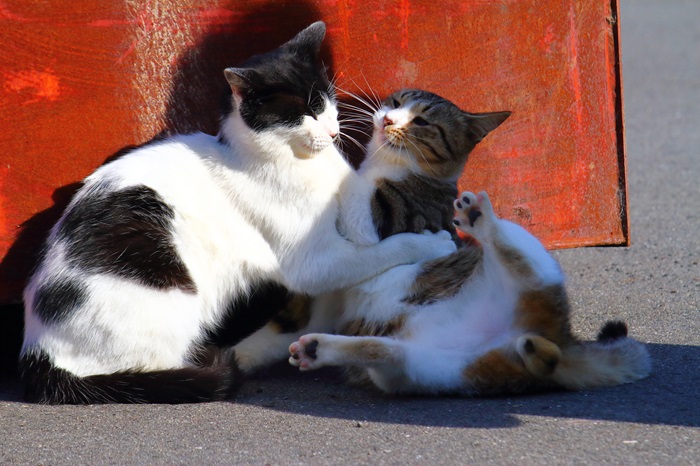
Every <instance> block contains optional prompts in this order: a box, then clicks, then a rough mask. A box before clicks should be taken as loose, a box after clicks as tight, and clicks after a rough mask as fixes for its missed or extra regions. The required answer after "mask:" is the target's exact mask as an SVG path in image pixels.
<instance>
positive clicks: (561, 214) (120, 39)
mask: <svg viewBox="0 0 700 466" xmlns="http://www.w3.org/2000/svg"><path fill="white" fill-rule="evenodd" d="M611 5H612V6H611ZM617 10H618V8H617V6H616V3H615V2H612V3H611V2H610V1H609V0H591V1H580V0H551V1H550V0H518V1H515V0H502V1H484V0H456V1H442V2H436V1H428V0H421V1H408V0H395V1H389V0H387V1H375V0H365V1H359V0H337V1H322V0H317V1H287V2H274V1H262V0H239V1H233V0H231V1H225V0H173V1H169V2H156V1H153V0H149V1H124V0H119V1H117V0H78V1H76V0H71V1H67V0H50V1H47V2H26V1H23V0H12V1H9V2H2V3H0V38H1V40H2V43H3V47H2V50H0V106H1V108H2V112H0V124H1V125H2V128H3V131H2V132H1V133H0V154H1V155H0V259H1V260H2V262H1V263H0V302H10V301H14V300H17V299H18V298H19V296H20V290H21V288H22V285H23V282H24V280H25V277H26V276H27V274H28V271H29V270H30V268H31V265H32V262H33V259H32V258H33V256H34V254H35V253H36V251H37V249H38V247H39V245H40V243H41V241H42V240H43V238H44V236H45V235H46V231H47V229H48V228H49V227H50V225H51V224H52V222H53V221H55V219H56V218H57V216H58V215H59V214H60V211H61V210H62V208H63V207H64V206H65V204H66V202H67V201H68V199H69V198H70V196H71V194H72V192H73V190H74V189H75V183H77V182H78V181H79V180H81V179H82V178H84V177H85V176H86V175H88V174H89V173H90V172H91V171H92V170H94V169H95V168H96V167H97V166H99V165H100V164H102V163H103V162H104V161H105V160H106V159H107V158H109V157H110V156H113V155H114V154H116V153H117V152H118V151H120V150H121V149H123V148H125V147H127V146H130V145H136V144H141V143H144V142H146V141H148V140H149V139H151V138H152V137H154V136H155V135H157V134H159V133H160V132H162V131H192V130H204V131H207V132H214V131H215V130H216V123H217V117H218V100H219V96H220V92H221V89H222V88H223V86H225V80H224V78H223V75H222V69H223V68H224V67H226V66H231V65H235V64H238V63H240V61H242V60H243V59H245V58H247V57H248V56H250V55H252V54H255V53H259V52H264V51H267V50H269V49H272V48H274V47H275V46H277V45H278V44H279V43H281V42H283V41H285V40H287V39H288V38H289V37H291V36H292V35H293V34H294V33H295V32H297V31H298V30H300V29H301V28H303V27H304V26H306V25H308V24H309V23H311V22H312V21H314V20H317V19H323V20H324V21H326V23H327V25H328V39H327V41H326V44H325V49H324V57H325V61H326V63H327V64H328V66H329V67H330V69H331V72H332V73H333V74H335V75H336V77H337V82H338V85H339V86H340V87H341V88H344V89H346V90H349V91H352V92H358V91H361V90H365V91H366V90H367V89H368V87H370V86H371V88H372V89H374V91H375V92H377V93H378V94H380V95H386V94H388V93H390V92H391V91H393V90H395V89H398V88H401V87H421V88H425V89H428V90H430V91H433V92H436V93H438V94H441V95H443V96H444V97H446V98H448V99H450V100H452V101H454V102H455V103H457V104H458V105H459V106H460V107H462V108H463V109H465V110H469V111H473V112H480V111H494V110H510V111H512V112H513V114H512V116H511V117H510V118H509V119H508V121H507V122H506V123H505V124H504V125H502V127H500V128H499V129H498V130H497V131H495V132H494V133H493V134H492V135H491V136H489V137H488V138H487V139H486V140H485V141H484V142H483V143H482V144H481V145H480V147H478V148H477V149H476V151H475V152H474V153H473V155H472V157H471V159H470V161H469V163H468V164H467V169H466V171H465V173H464V175H463V176H462V178H461V179H460V187H461V188H463V189H470V190H482V189H486V190H488V191H489V192H490V194H491V197H492V199H493V200H494V201H495V206H496V210H497V212H498V213H499V214H500V215H501V216H503V217H505V218H509V219H512V220H515V221H517V222H519V223H521V224H523V225H524V226H526V227H527V228H529V229H530V230H531V231H533V232H534V233H535V234H536V235H538V236H539V237H540V238H541V239H542V240H543V241H544V242H545V243H546V244H547V245H548V246H549V247H553V248H558V247H573V246H583V245H599V244H627V243H628V241H629V235H628V227H627V226H628V221H627V200H626V182H625V161H624V135H623V121H622V92H621V90H622V82H621V74H620V64H619V54H620V51H619V33H618V32H619V31H618V27H619V25H618V11H617Z"/></svg>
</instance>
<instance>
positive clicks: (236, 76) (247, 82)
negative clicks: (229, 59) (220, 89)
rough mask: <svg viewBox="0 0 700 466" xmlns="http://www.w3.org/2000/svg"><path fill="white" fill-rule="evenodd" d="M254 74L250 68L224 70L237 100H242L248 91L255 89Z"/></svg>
mask: <svg viewBox="0 0 700 466" xmlns="http://www.w3.org/2000/svg"><path fill="white" fill-rule="evenodd" d="M253 73H254V72H253V70H251V69H250V68H226V69H225V70H224V76H226V80H227V81H228V84H229V86H231V90H232V91H233V95H234V96H235V97H236V98H237V99H240V98H242V96H243V94H245V92H246V90H248V89H250V88H251V87H253V83H254V82H255V78H254V76H253Z"/></svg>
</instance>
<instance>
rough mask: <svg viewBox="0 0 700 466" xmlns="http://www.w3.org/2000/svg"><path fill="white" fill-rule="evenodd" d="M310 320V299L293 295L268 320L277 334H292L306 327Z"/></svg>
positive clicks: (300, 295)
mask: <svg viewBox="0 0 700 466" xmlns="http://www.w3.org/2000/svg"><path fill="white" fill-rule="evenodd" d="M309 320H311V297H310V296H307V295H303V294H294V295H293V296H292V297H291V298H290V299H289V301H287V305H286V306H285V307H284V309H282V310H281V311H280V312H279V313H277V314H275V316H274V317H273V318H272V319H271V320H270V324H271V325H272V326H273V327H275V330H276V331H277V333H293V332H296V331H299V330H301V329H302V328H304V327H306V326H307V325H308V323H309Z"/></svg>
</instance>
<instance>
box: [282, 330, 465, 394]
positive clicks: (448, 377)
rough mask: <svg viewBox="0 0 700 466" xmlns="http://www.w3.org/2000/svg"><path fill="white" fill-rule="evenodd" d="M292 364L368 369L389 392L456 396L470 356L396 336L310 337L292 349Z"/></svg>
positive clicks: (305, 368)
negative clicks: (451, 393) (450, 394)
mask: <svg viewBox="0 0 700 466" xmlns="http://www.w3.org/2000/svg"><path fill="white" fill-rule="evenodd" d="M289 352H290V354H291V356H290V358H289V362H290V364H292V365H293V366H296V367H299V369H300V370H302V371H310V370H315V369H320V368H321V367H325V366H345V367H348V366H352V367H359V368H362V369H365V370H366V371H367V375H368V376H369V378H370V380H371V381H372V382H373V383H374V384H375V385H376V386H377V387H379V388H380V389H381V390H383V391H385V392H387V393H425V394H430V393H449V392H458V391H460V389H461V386H462V383H463V377H462V369H463V368H464V367H465V364H466V362H465V361H466V358H468V355H465V354H464V353H463V352H462V351H457V350H448V349H443V348H437V347H435V346H434V345H418V344H416V343H415V342H411V341H409V340H401V339H397V338H392V337H353V336H344V335H329V334H309V335H304V336H302V337H301V338H299V340H298V341H296V342H294V343H292V345H290V347H289Z"/></svg>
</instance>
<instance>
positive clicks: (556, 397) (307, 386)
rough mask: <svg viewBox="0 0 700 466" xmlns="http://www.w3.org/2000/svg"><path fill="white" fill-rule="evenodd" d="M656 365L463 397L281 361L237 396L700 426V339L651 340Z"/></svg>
mask: <svg viewBox="0 0 700 466" xmlns="http://www.w3.org/2000/svg"><path fill="white" fill-rule="evenodd" d="M648 346H649V350H650V353H651V355H652V360H653V363H654V369H653V370H652V374H651V375H650V376H649V377H648V378H646V379H644V380H641V381H637V382H635V383H631V384H626V385H620V386H616V387H610V388H603V389H596V390H588V391H578V392H565V391H561V392H551V393H542V394H537V395H525V396H513V397H490V398H459V397H399V396H389V395H385V394H382V393H379V392H377V391H374V390H370V389H367V388H360V387H351V386H348V385H347V384H345V383H344V382H343V381H342V377H340V375H339V373H337V372H335V371H334V370H322V371H319V372H318V373H299V372H298V371H297V370H296V369H295V368H292V367H291V366H290V367H285V366H284V365H280V366H278V367H276V368H275V369H274V371H269V372H268V373H267V374H266V375H263V376H261V377H259V378H257V379H253V380H250V381H248V382H247V384H246V385H244V386H243V388H242V389H241V392H240V393H239V394H238V395H237V396H236V397H235V399H234V400H233V402H235V403H243V404H248V405H254V406H258V407H261V408H263V409H271V410H275V411H281V412H289V413H294V414H303V415H309V416H316V417H324V418H336V419H346V420H348V421H350V422H351V423H352V425H355V426H357V427H358V428H361V427H362V423H363V422H380V423H387V424H410V425H420V426H427V427H454V428H507V427H517V426H520V425H524V424H526V423H527V417H530V416H535V417H548V418H555V419H558V420H565V421H566V422H571V421H575V420H596V421H598V420H599V421H612V422H622V423H639V424H649V425H672V426H690V427H698V426H700V418H699V417H698V416H697V412H696V408H695V407H694V406H693V405H692V402H690V403H689V400H696V399H698V397H699V396H700V393H699V392H700V388H698V383H697V373H695V372H694V371H692V370H691V371H689V370H688V368H689V367H696V366H697V361H698V360H700V347H697V346H683V345H665V344H650V345H648Z"/></svg>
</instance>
